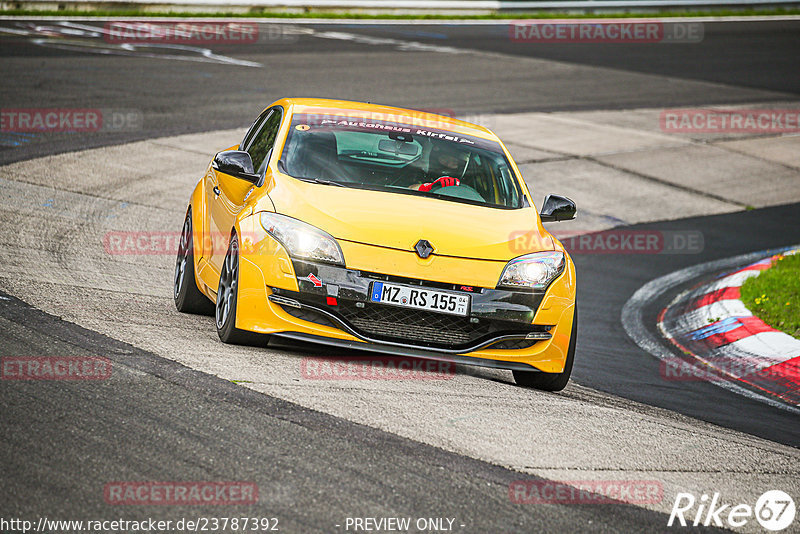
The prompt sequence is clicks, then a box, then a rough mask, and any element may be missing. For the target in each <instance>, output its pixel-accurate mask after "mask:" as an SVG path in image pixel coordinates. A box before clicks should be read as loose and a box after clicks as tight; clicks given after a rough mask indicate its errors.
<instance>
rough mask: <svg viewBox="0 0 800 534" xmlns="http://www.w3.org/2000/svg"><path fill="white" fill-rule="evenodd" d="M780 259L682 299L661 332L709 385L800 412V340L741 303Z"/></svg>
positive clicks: (662, 320)
mask: <svg viewBox="0 0 800 534" xmlns="http://www.w3.org/2000/svg"><path fill="white" fill-rule="evenodd" d="M795 252H798V251H797V250H794V251H789V252H786V254H791V253H795ZM778 257H779V255H774V256H770V257H767V258H765V259H762V260H759V261H756V262H754V263H751V264H749V265H747V266H745V267H743V268H740V269H737V270H735V271H733V272H729V273H725V274H723V275H721V276H719V277H718V278H717V279H716V280H714V281H713V282H710V283H705V284H702V285H700V286H698V287H695V288H693V289H691V290H689V291H686V292H683V293H681V294H680V295H678V296H677V297H676V298H675V299H674V300H673V301H672V302H671V303H670V304H669V305H668V306H667V307H666V308H664V309H663V310H662V311H661V313H660V314H659V318H658V328H659V330H660V331H661V333H662V334H663V335H664V337H666V338H667V339H668V340H669V341H670V342H671V343H672V344H674V345H675V346H676V347H678V349H680V350H681V352H683V353H684V354H685V355H687V356H688V357H689V358H692V359H694V360H696V362H695V363H696V364H700V366H704V371H706V372H707V373H706V374H705V375H703V376H706V377H707V379H709V380H714V379H715V378H717V379H727V380H732V381H736V382H739V383H741V384H743V385H745V386H746V387H749V388H753V389H755V390H757V391H759V392H761V393H762V394H764V395H768V396H771V397H773V398H777V399H780V400H781V401H783V402H786V403H788V404H790V405H793V406H800V340H798V339H795V338H794V337H792V336H790V335H788V334H785V333H783V332H780V331H778V330H776V329H774V328H772V327H771V326H769V325H768V324H766V323H765V322H764V321H762V320H761V319H759V318H758V317H756V316H754V315H753V313H752V312H751V311H750V310H748V309H747V307H746V306H745V305H744V303H743V302H742V301H741V300H740V299H741V293H740V290H741V286H742V285H743V284H744V282H745V281H746V280H747V279H748V278H751V277H753V276H758V275H759V274H760V273H761V272H762V271H764V270H766V269H769V268H770V267H771V266H772V265H773V263H774V262H775V261H776V260H777V258H778ZM662 369H663V367H662ZM673 371H674V368H673ZM671 376H672V377H673V378H676V379H680V376H681V375H680V373H675V372H673V373H672V374H671ZM694 376H699V375H697V374H695V375H694Z"/></svg>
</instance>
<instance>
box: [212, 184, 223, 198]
mask: <svg viewBox="0 0 800 534" xmlns="http://www.w3.org/2000/svg"><path fill="white" fill-rule="evenodd" d="M212 191H214V196H215V197H218V196H219V194H220V193H222V191H220V190H219V186H217V185H215V186H214V189H212Z"/></svg>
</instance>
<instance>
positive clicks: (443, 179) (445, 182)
mask: <svg viewBox="0 0 800 534" xmlns="http://www.w3.org/2000/svg"><path fill="white" fill-rule="evenodd" d="M437 183H438V184H441V186H442V187H450V186H453V185H461V180H459V179H458V178H453V177H452V176H440V177H439V178H437V179H436V180H434V181H432V182H430V183H427V184H422V185H421V186H419V190H420V191H425V192H428V191H430V190H431V189H433V186H434V184H437Z"/></svg>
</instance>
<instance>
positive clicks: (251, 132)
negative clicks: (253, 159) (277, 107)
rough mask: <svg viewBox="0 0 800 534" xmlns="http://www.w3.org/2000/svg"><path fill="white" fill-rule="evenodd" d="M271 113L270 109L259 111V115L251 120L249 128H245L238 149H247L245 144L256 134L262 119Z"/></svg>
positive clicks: (262, 121) (262, 122)
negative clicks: (251, 123) (245, 131)
mask: <svg viewBox="0 0 800 534" xmlns="http://www.w3.org/2000/svg"><path fill="white" fill-rule="evenodd" d="M270 113H272V110H271V109H265V110H264V111H262V112H261V115H259V116H258V118H257V119H256V120H255V121H254V122H253V125H252V126H250V129H249V130H247V133H246V134H245V136H244V140H243V141H242V143H241V144H240V145H239V150H247V146H248V145H249V144H250V143H251V142H252V141H253V136H254V135H256V132H258V130H259V129H260V128H261V125H262V124H264V119H266V118H267V116H268V115H269V114H270Z"/></svg>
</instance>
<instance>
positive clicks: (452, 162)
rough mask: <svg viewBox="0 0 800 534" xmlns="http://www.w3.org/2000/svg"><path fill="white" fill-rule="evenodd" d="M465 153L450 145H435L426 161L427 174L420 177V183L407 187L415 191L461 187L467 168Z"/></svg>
mask: <svg viewBox="0 0 800 534" xmlns="http://www.w3.org/2000/svg"><path fill="white" fill-rule="evenodd" d="M467 159H468V155H467V152H466V151H463V150H458V148H457V147H456V146H451V143H437V144H436V145H434V146H433V148H432V149H431V153H430V157H429V159H428V162H429V163H428V172H427V173H423V175H422V176H421V177H420V179H422V180H423V181H422V182H417V183H415V184H413V185H410V186H408V188H409V189H414V190H416V191H430V190H431V189H434V188H437V187H450V186H454V185H455V186H457V185H461V179H462V178H463V177H464V170H465V168H466V166H467Z"/></svg>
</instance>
